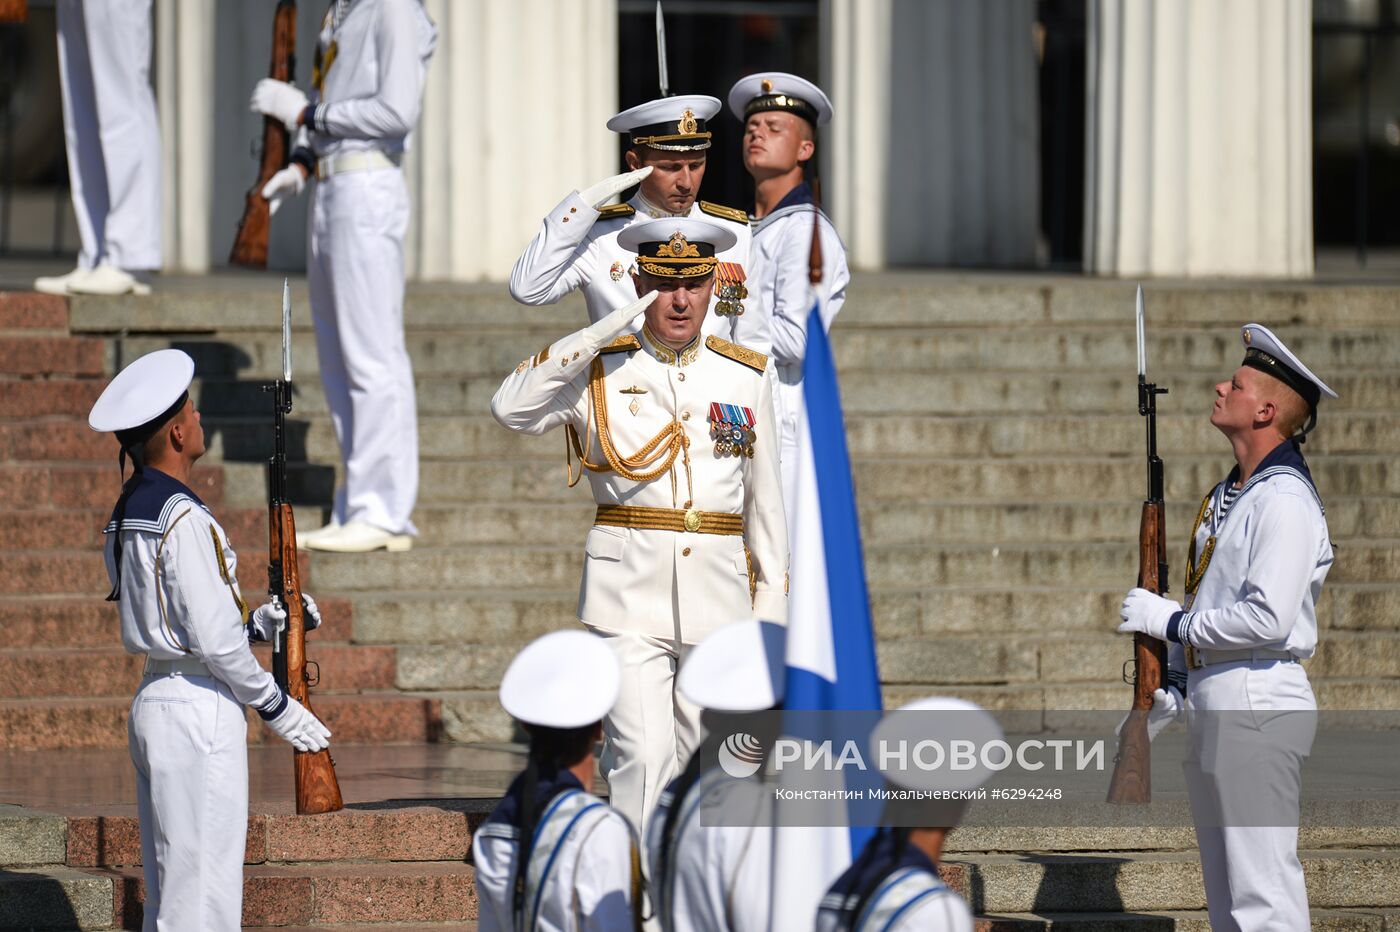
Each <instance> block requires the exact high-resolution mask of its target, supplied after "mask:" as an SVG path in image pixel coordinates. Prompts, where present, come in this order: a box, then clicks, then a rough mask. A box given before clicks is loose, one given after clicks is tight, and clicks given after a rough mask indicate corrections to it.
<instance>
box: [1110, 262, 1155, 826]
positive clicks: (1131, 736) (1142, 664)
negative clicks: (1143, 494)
mask: <svg viewBox="0 0 1400 932" xmlns="http://www.w3.org/2000/svg"><path fill="white" fill-rule="evenodd" d="M1137 359H1138V414H1140V415H1142V417H1143V418H1144V419H1145V420H1146V423H1147V499H1146V500H1145V501H1143V503H1142V518H1141V519H1140V520H1139V522H1138V583H1137V584H1138V586H1139V587H1141V588H1143V589H1147V590H1148V591H1150V592H1155V593H1157V594H1158V595H1163V594H1165V593H1166V591H1167V523H1166V515H1165V508H1166V506H1165V503H1164V497H1163V479H1162V458H1161V457H1160V456H1158V455H1157V396H1158V395H1165V394H1166V393H1167V390H1166V389H1165V388H1159V387H1157V385H1156V384H1154V383H1152V382H1149V381H1147V340H1146V335H1145V330H1144V325H1143V301H1142V286H1141V285H1139V286H1138V290H1137ZM1132 664H1133V672H1132V677H1131V679H1130V678H1129V677H1128V675H1127V673H1126V666H1127V665H1126V664H1124V667H1125V672H1124V677H1123V678H1124V680H1125V681H1127V682H1128V683H1129V684H1131V685H1132V687H1133V705H1132V710H1131V711H1130V712H1129V713H1128V717H1127V719H1125V720H1124V722H1123V726H1122V728H1120V729H1119V732H1118V756H1117V757H1115V758H1114V761H1113V779H1112V780H1111V781H1110V782H1109V786H1108V801H1109V802H1111V803H1150V802H1151V801H1152V740H1151V737H1150V736H1149V735H1148V733H1147V716H1148V713H1149V712H1151V711H1152V694H1153V692H1155V691H1156V690H1158V689H1161V688H1162V687H1163V685H1164V683H1165V682H1166V672H1167V645H1166V643H1165V642H1163V641H1159V640H1157V639H1156V638H1154V637H1150V636H1149V635H1146V634H1141V633H1138V634H1134V635H1133V659H1132Z"/></svg>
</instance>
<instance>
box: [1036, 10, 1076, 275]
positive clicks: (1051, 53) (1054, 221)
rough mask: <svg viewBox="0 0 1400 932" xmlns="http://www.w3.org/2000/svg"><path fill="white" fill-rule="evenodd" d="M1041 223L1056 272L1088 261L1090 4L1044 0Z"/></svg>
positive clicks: (1039, 25)
mask: <svg viewBox="0 0 1400 932" xmlns="http://www.w3.org/2000/svg"><path fill="white" fill-rule="evenodd" d="M1036 12H1037V17H1036V18H1037V20H1038V22H1037V45H1038V51H1039V54H1040V223H1041V236H1042V238H1043V240H1044V244H1045V255H1046V258H1047V259H1048V261H1049V264H1050V266H1051V268H1072V269H1076V270H1077V269H1079V268H1081V267H1082V264H1083V260H1084V108H1085V74H1086V69H1087V67H1088V60H1087V58H1086V54H1085V38H1086V35H1087V23H1086V19H1085V0H1040V3H1039V7H1038V9H1037V11H1036Z"/></svg>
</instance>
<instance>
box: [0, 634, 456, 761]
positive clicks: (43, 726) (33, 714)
mask: <svg viewBox="0 0 1400 932" xmlns="http://www.w3.org/2000/svg"><path fill="white" fill-rule="evenodd" d="M312 659H315V658H314V656H313V658H312ZM327 672H329V671H327ZM311 702H312V706H313V707H314V708H315V710H316V714H317V715H318V716H319V717H320V718H321V719H323V720H324V721H325V723H326V726H327V727H328V728H330V729H331V731H332V732H333V733H334V740H335V741H337V742H344V743H350V744H356V743H360V744H364V743H370V744H403V743H419V742H432V741H437V740H440V739H441V737H442V736H443V733H444V731H443V709H442V702H443V699H442V698H441V697H438V696H424V695H414V694H411V693H401V692H397V691H382V692H369V693H366V692H360V693H337V692H328V691H321V690H316V691H315V692H313V693H312V697H311ZM130 707H131V698H130V697H129V696H124V697H110V698H108V697H104V698H89V699H73V698H60V699H0V747H3V748H8V749H12V750H52V749H57V748H124V747H126V744H127V736H126V720H127V714H128V712H129V711H130ZM248 714H249V718H250V727H249V730H248V740H249V742H250V743H253V744H257V743H261V742H263V741H276V740H278V739H277V738H276V737H275V736H272V735H271V734H270V733H268V732H267V731H266V729H264V728H263V727H262V726H261V725H260V723H259V720H258V719H257V718H256V715H255V713H252V712H250V713H248Z"/></svg>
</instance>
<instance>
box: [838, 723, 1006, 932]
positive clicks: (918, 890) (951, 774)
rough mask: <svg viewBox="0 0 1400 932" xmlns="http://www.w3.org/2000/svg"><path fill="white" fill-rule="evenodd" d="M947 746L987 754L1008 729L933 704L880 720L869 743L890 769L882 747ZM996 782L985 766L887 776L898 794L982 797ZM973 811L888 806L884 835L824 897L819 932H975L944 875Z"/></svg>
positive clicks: (957, 806)
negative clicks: (947, 856) (951, 845)
mask: <svg viewBox="0 0 1400 932" xmlns="http://www.w3.org/2000/svg"><path fill="white" fill-rule="evenodd" d="M940 739H941V740H940ZM948 739H953V740H962V741H972V742H973V744H974V745H976V746H979V747H984V746H985V745H986V744H987V743H988V742H990V741H1000V740H1001V739H1002V730H1001V725H1000V724H998V722H997V720H996V718H995V717H994V716H993V715H992V714H991V713H990V712H988V711H987V710H985V709H983V708H982V707H980V706H978V705H976V704H975V703H971V702H967V701H965V700H963V699H953V698H948V697H943V696H930V697H929V698H927V699H920V700H918V701H916V702H911V703H909V704H908V705H905V706H901V707H900V708H898V709H896V710H895V711H894V712H891V713H890V714H888V715H886V716H885V717H884V718H883V719H881V721H880V724H879V725H877V726H876V727H875V730H874V731H873V732H872V733H871V735H870V751H871V754H872V755H873V756H874V758H875V759H876V760H880V761H883V760H885V757H884V755H883V754H882V753H881V748H882V747H892V746H896V745H898V744H900V743H901V742H904V743H905V744H906V745H912V744H914V743H915V742H917V741H921V740H932V741H938V742H939V743H941V744H943V745H945V746H950V745H949V740H948ZM991 774H992V772H991V770H990V769H988V768H987V766H986V764H985V763H981V762H979V763H978V765H977V766H975V767H969V768H967V769H962V770H957V771H944V770H919V769H916V768H910V769H907V770H898V769H886V770H885V771H884V775H885V781H886V783H888V784H890V785H891V786H893V787H896V788H901V789H908V790H915V791H931V792H933V793H941V792H950V793H953V794H957V793H963V792H967V791H970V790H974V789H976V788H977V787H979V786H981V785H982V784H983V783H985V782H986V780H987V779H988V778H989V777H990V776H991ZM967 805H968V804H967V802H966V801H965V800H950V801H940V802H934V803H929V802H919V803H915V804H913V805H905V806H901V805H900V804H898V803H894V804H889V807H888V808H887V809H886V813H885V818H886V822H885V827H884V828H881V829H880V830H879V831H878V832H876V833H875V835H874V837H872V838H871V839H870V840H869V841H868V842H866V844H865V847H864V848H863V849H862V850H861V852H860V854H859V855H857V856H856V859H855V860H854V861H853V862H852V863H851V866H850V867H848V868H847V869H846V871H845V872H844V873H842V874H841V876H840V877H838V878H837V879H836V882H835V883H834V884H832V885H831V889H830V890H828V891H827V894H826V896H825V897H823V899H822V902H821V906H820V907H819V908H818V910H817V926H816V928H817V932H916V930H918V932H922V930H927V929H938V930H940V932H941V930H948V932H972V928H973V922H972V910H971V909H970V908H968V905H967V903H966V902H965V901H964V900H963V899H962V897H960V896H958V895H957V894H956V893H954V892H953V890H952V888H950V887H949V886H948V885H947V884H945V883H944V882H943V879H942V878H941V877H940V876H939V874H938V861H939V859H940V858H941V857H942V856H943V846H944V844H945V843H946V842H947V839H948V834H949V833H950V832H951V831H953V829H954V828H956V827H957V826H958V824H959V823H960V822H961V821H962V817H963V815H964V813H965V812H966V809H967Z"/></svg>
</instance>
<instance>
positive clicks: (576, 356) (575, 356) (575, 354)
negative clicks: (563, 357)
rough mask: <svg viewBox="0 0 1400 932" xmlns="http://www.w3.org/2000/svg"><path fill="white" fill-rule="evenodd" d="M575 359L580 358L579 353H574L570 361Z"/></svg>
mask: <svg viewBox="0 0 1400 932" xmlns="http://www.w3.org/2000/svg"><path fill="white" fill-rule="evenodd" d="M575 359H578V353H574V355H572V356H570V357H569V361H570V362H573V361H574V360H575Z"/></svg>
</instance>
